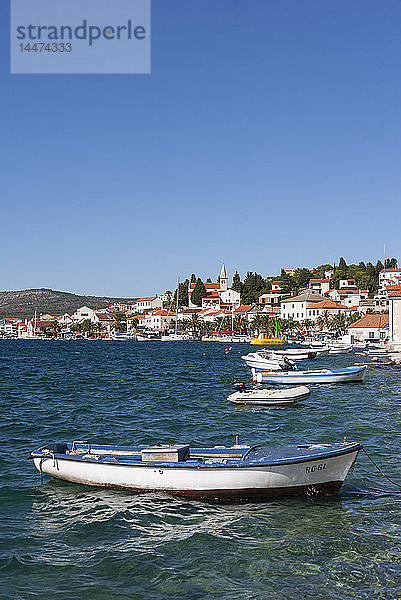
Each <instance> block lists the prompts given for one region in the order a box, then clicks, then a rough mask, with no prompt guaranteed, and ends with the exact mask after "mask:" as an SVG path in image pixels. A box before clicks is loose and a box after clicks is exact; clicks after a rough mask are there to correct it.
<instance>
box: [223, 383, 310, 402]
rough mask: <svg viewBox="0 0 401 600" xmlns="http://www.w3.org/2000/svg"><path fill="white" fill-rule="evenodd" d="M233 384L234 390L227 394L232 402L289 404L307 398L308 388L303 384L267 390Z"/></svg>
mask: <svg viewBox="0 0 401 600" xmlns="http://www.w3.org/2000/svg"><path fill="white" fill-rule="evenodd" d="M242 386H243V387H241V384H233V388H234V389H236V391H235V392H234V393H233V394H230V396H228V398H227V400H229V401H230V402H232V403H233V404H241V405H243V404H247V405H251V406H252V405H255V406H269V407H271V406H291V405H293V404H297V403H298V402H300V401H301V400H304V399H305V398H308V396H309V395H310V389H309V388H308V387H306V386H305V385H297V386H295V387H291V388H286V389H284V390H283V389H280V390H269V389H266V388H256V389H252V390H247V389H246V388H245V384H242Z"/></svg>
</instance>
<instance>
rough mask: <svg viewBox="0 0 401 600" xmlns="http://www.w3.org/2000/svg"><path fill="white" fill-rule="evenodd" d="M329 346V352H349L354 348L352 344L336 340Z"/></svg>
mask: <svg viewBox="0 0 401 600" xmlns="http://www.w3.org/2000/svg"><path fill="white" fill-rule="evenodd" d="M329 348H330V349H329V354H348V353H349V352H352V350H353V348H352V346H351V344H343V343H341V342H334V343H332V344H330V345H329Z"/></svg>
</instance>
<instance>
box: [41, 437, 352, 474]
mask: <svg viewBox="0 0 401 600" xmlns="http://www.w3.org/2000/svg"><path fill="white" fill-rule="evenodd" d="M311 445H312V444H311ZM257 447H260V446H257ZM262 447H266V446H262ZM284 447H288V446H284ZM45 448H47V447H46V446H44V447H43V448H40V449H38V450H33V451H32V452H31V454H30V455H29V458H30V459H37V458H39V459H44V460H53V461H54V460H61V461H62V460H65V461H73V462H80V463H84V464H88V463H89V464H98V465H111V466H115V467H117V466H124V467H127V466H128V467H141V468H145V469H146V468H155V467H163V469H186V470H199V469H207V470H210V469H212V470H213V469H266V467H273V466H284V465H291V464H300V463H303V462H305V463H306V462H314V461H316V460H325V459H329V458H335V457H338V456H345V455H346V454H351V453H352V452H358V453H359V452H360V451H361V450H362V449H363V446H362V444H360V443H359V442H350V443H347V446H344V447H343V448H336V449H333V450H328V449H327V448H324V449H323V448H315V450H322V452H319V453H318V454H317V455H315V456H310V455H309V456H308V455H306V456H299V457H292V458H291V459H290V458H283V459H280V458H278V459H274V460H270V461H268V459H266V462H263V463H261V462H259V463H258V462H256V461H248V462H247V461H245V460H241V459H240V462H238V463H229V464H228V463H223V462H221V463H216V462H210V463H200V464H190V465H188V461H184V462H161V461H146V462H141V461H140V460H137V461H134V460H130V461H128V460H127V459H125V460H124V459H123V460H107V459H103V458H96V457H95V456H96V455H95V454H94V456H93V458H90V457H87V455H86V456H85V458H84V456H78V455H75V454H62V453H53V452H50V453H46V454H43V453H42V450H43V449H45ZM294 448H299V446H294ZM254 449H255V447H251V448H250V449H249V450H248V451H247V452H246V453H245V455H244V456H246V455H248V454H249V453H250V451H252V450H254ZM99 454H100V453H99ZM208 458H213V457H208ZM189 460H191V458H190V459H189ZM193 460H194V461H195V460H196V455H195V458H194V459H193ZM228 460H230V459H228ZM231 460H232V459H231Z"/></svg>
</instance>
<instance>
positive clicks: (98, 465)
mask: <svg viewBox="0 0 401 600" xmlns="http://www.w3.org/2000/svg"><path fill="white" fill-rule="evenodd" d="M361 449H362V446H361V444H359V443H356V442H346V441H344V442H342V443H334V444H318V443H316V444H315V443H306V444H300V445H294V446H270V447H269V446H263V445H257V446H248V445H239V444H236V445H234V446H231V447H226V446H214V447H213V448H190V447H189V446H188V445H186V444H183V445H174V446H154V447H149V446H143V445H142V446H135V447H131V446H103V445H97V444H91V443H88V442H82V441H74V442H69V443H51V444H47V445H46V446H43V447H41V448H39V449H37V450H34V451H33V452H32V453H31V455H30V458H32V459H33V462H34V464H35V467H36V468H37V469H38V471H39V472H40V474H41V478H43V475H44V474H45V475H50V476H51V477H55V478H57V479H62V480H64V481H70V482H73V483H80V484H84V485H91V486H97V487H103V488H114V489H120V490H131V491H134V492H166V493H168V494H173V495H179V496H188V497H196V498H204V499H209V500H220V499H222V500H224V499H234V500H239V499H263V498H268V497H274V496H288V495H303V494H312V495H316V494H332V493H333V492H337V491H338V490H339V489H340V488H341V486H342V484H343V482H344V479H345V478H346V476H347V474H348V473H349V471H350V469H351V468H352V466H353V464H354V462H355V460H356V458H357V456H358V452H359V451H360V450H361Z"/></svg>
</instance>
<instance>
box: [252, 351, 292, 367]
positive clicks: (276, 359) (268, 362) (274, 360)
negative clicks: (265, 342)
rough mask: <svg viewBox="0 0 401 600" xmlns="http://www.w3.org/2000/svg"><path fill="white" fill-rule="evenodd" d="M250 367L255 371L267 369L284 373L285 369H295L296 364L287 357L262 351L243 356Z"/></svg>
mask: <svg viewBox="0 0 401 600" xmlns="http://www.w3.org/2000/svg"><path fill="white" fill-rule="evenodd" d="M241 358H242V360H244V361H245V362H246V364H247V365H248V367H251V368H254V369H265V370H267V371H282V370H285V369H289V368H292V369H295V368H296V365H295V363H294V362H292V361H291V360H289V359H288V358H287V357H286V356H277V355H275V353H274V352H273V351H272V350H260V351H259V352H249V354H245V355H244V356H241Z"/></svg>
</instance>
